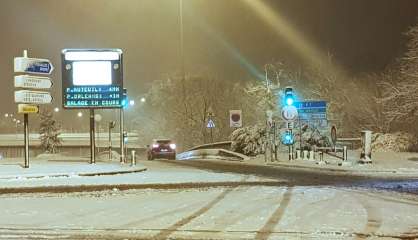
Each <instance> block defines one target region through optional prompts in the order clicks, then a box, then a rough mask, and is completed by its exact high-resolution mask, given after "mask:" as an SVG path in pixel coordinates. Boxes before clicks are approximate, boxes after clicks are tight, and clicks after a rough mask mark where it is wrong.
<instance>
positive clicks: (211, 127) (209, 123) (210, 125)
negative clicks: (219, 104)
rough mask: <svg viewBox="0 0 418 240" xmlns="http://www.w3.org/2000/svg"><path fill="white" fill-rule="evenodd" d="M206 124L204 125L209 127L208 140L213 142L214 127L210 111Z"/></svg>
mask: <svg viewBox="0 0 418 240" xmlns="http://www.w3.org/2000/svg"><path fill="white" fill-rule="evenodd" d="M208 118H209V120H208V124H207V125H206V127H207V128H209V129H210V141H211V142H212V143H213V131H212V129H213V128H215V123H214V122H213V120H212V113H209V114H208Z"/></svg>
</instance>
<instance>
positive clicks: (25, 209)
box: [0, 186, 418, 239]
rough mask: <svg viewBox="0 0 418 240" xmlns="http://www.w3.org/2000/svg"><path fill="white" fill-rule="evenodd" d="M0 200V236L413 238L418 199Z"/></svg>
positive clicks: (182, 194) (268, 191) (233, 192)
mask: <svg viewBox="0 0 418 240" xmlns="http://www.w3.org/2000/svg"><path fill="white" fill-rule="evenodd" d="M0 206H2V208H0V226H2V228H0V236H1V235H2V234H12V233H18V232H19V231H29V232H35V233H36V232H37V231H46V232H48V231H53V232H57V233H60V232H62V233H66V234H69V235H71V234H83V232H86V231H90V232H93V233H94V234H102V235H111V234H114V235H116V236H125V237H126V238H128V237H133V236H135V237H159V238H162V239H164V238H168V237H170V238H182V239H184V238H186V239H187V238H191V239H301V238H309V239H359V238H358V236H357V235H356V234H364V235H366V236H371V237H373V236H375V237H376V236H406V235H410V236H412V235H413V234H417V230H418V229H417V224H418V221H417V219H418V203H417V202H412V201H403V202H400V201H397V198H396V196H393V195H391V194H390V195H389V197H387V198H382V197H381V195H377V196H370V195H368V193H367V192H364V191H354V190H351V189H336V188H332V187H243V186H240V187H233V188H208V189H189V190H159V191H156V190H130V191H124V192H118V193H114V192H112V191H108V192H99V193H78V194H65V195H63V194H40V195H21V196H8V195H3V196H0ZM414 236H416V235H414ZM0 239H1V237H0Z"/></svg>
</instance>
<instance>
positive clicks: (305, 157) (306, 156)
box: [303, 150, 309, 160]
mask: <svg viewBox="0 0 418 240" xmlns="http://www.w3.org/2000/svg"><path fill="white" fill-rule="evenodd" d="M303 160H309V159H308V150H303Z"/></svg>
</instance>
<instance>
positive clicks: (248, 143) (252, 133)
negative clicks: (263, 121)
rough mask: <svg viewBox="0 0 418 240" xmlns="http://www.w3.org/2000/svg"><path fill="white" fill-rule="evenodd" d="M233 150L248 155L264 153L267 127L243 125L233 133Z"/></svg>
mask: <svg viewBox="0 0 418 240" xmlns="http://www.w3.org/2000/svg"><path fill="white" fill-rule="evenodd" d="M231 141H232V146H231V148H232V151H235V152H239V153H242V154H245V155H248V156H255V155H258V154H262V153H264V146H265V141H266V129H265V128H264V127H261V126H259V125H254V126H249V127H243V128H239V129H237V130H235V131H234V132H232V134H231Z"/></svg>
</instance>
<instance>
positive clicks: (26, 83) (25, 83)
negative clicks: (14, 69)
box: [15, 75, 52, 89]
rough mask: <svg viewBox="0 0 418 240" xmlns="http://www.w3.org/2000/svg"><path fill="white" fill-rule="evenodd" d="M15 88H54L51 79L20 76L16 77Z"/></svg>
mask: <svg viewBox="0 0 418 240" xmlns="http://www.w3.org/2000/svg"><path fill="white" fill-rule="evenodd" d="M15 87H18V88H35V89H50V88H51V87H52V81H51V79H50V78H49V77H37V76H29V75H20V76H15Z"/></svg>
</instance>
